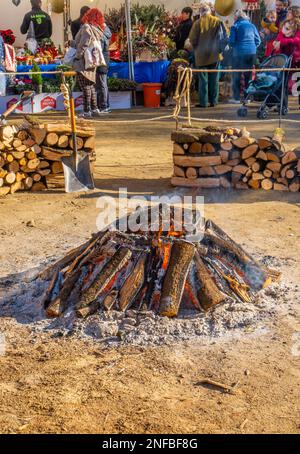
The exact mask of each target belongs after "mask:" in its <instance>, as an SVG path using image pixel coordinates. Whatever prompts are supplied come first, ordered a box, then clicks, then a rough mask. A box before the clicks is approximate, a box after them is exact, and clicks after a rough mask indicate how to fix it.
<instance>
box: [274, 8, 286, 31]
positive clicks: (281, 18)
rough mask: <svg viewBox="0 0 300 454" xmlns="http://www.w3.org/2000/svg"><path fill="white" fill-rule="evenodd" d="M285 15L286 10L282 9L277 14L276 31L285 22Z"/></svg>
mask: <svg viewBox="0 0 300 454" xmlns="http://www.w3.org/2000/svg"><path fill="white" fill-rule="evenodd" d="M287 13H288V10H287V9H283V10H281V11H280V13H277V21H276V26H277V28H278V29H279V28H281V25H282V24H283V22H284V21H285V20H286V16H287Z"/></svg>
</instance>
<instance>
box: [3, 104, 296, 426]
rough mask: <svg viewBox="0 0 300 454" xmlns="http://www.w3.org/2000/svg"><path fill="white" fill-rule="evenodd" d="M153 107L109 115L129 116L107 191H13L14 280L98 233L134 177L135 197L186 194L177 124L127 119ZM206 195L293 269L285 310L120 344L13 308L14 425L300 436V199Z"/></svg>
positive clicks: (8, 335) (251, 243)
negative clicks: (33, 322) (208, 383)
mask: <svg viewBox="0 0 300 454" xmlns="http://www.w3.org/2000/svg"><path fill="white" fill-rule="evenodd" d="M169 112H170V111H167V110H162V111H161V112H159V114H165V113H166V114H168V113H169ZM208 112H209V114H208V115H210V116H212V115H216V113H215V112H214V113H212V111H208ZM224 112H225V109H224V106H221V107H219V110H218V112H217V115H218V116H219V117H220V118H221V117H225V116H226V118H228V119H229V118H232V119H234V118H235V113H234V111H233V110H232V111H231V110H228V108H227V107H226V114H225V113H224ZM152 114H153V112H149V111H145V110H140V109H134V110H132V111H130V112H123V113H122V114H121V113H120V112H116V113H114V114H113V115H111V116H110V117H109V120H120V119H121V120H124V123H109V122H103V121H101V120H99V121H97V122H96V127H97V163H96V167H95V177H96V186H97V190H95V191H94V192H92V193H89V194H77V195H66V194H64V193H63V192H47V193H42V194H26V193H24V194H21V193H20V194H15V195H13V196H10V197H7V198H5V199H1V200H0V209H1V214H2V216H1V218H0V244H1V249H0V259H1V271H0V278H1V277H6V278H7V277H11V278H13V277H15V276H17V275H18V274H19V273H21V272H22V271H24V270H29V269H32V268H35V267H41V266H43V265H45V264H46V263H48V262H49V260H52V259H53V258H58V257H60V256H61V255H63V253H64V252H65V251H66V250H68V249H69V248H71V247H73V246H76V245H79V244H80V243H81V242H83V241H84V240H85V239H87V238H89V237H90V235H91V233H92V232H94V231H95V230H96V218H97V215H98V212H99V209H98V208H97V206H96V203H97V200H98V197H99V196H101V195H112V196H114V197H115V196H116V195H117V193H118V189H119V188H120V187H121V188H128V193H129V195H152V194H161V193H170V192H172V191H174V190H173V189H172V187H171V186H170V176H171V173H172V154H171V144H170V131H171V130H172V128H173V126H174V124H173V122H172V121H171V120H165V121H163V122H153V123H147V124H137V123H135V124H132V123H128V122H127V120H134V119H140V118H147V117H151V116H152ZM155 114H156V115H157V112H155ZM200 114H201V115H203V112H200ZM200 114H199V111H195V112H194V115H197V116H199V115H200ZM205 115H206V116H207V113H205ZM293 115H294V117H295V118H297V117H300V115H299V114H298V113H297V112H296V111H295V112H294V113H293ZM252 118H253V119H254V118H255V117H254V116H253V117H252ZM47 119H48V120H49V121H50V117H47ZM237 124H238V122H237ZM274 126H275V125H274V124H273V123H269V122H267V123H264V125H263V128H262V124H261V122H257V123H256V124H254V123H253V124H251V125H250V126H249V129H250V130H251V131H253V133H254V134H257V135H258V134H259V135H261V134H262V132H263V134H268V133H271V132H272V129H274ZM285 130H286V135H287V142H288V143H290V144H294V145H295V144H299V145H300V136H299V128H298V125H295V124H292V123H289V124H286V125H285ZM186 193H189V191H186ZM199 193H200V192H199ZM194 194H195V191H194ZM203 195H204V196H205V202H206V205H205V215H206V217H207V218H211V219H213V220H214V221H215V222H217V223H218V224H219V225H220V226H221V227H222V228H223V229H225V230H226V231H227V232H228V233H229V234H230V235H231V236H232V237H233V238H235V239H236V240H237V241H239V242H240V243H241V244H242V245H243V246H245V247H246V248H247V250H248V251H249V252H251V253H253V254H255V256H256V257H258V258H259V257H265V258H266V257H267V258H268V257H269V259H270V263H271V264H272V265H273V267H274V266H275V267H278V268H279V269H280V270H281V271H282V272H283V281H284V283H285V284H286V286H287V295H286V299H284V300H283V302H282V304H281V307H279V308H278V314H279V315H278V317H275V318H272V319H270V320H266V322H265V324H264V326H261V327H260V328H259V329H258V330H257V329H252V328H251V327H249V328H248V329H243V330H241V331H239V332H238V333H232V334H229V335H228V336H227V337H226V338H216V339H209V340H207V339H206V340H203V339H201V338H199V340H198V341H197V342H192V343H189V342H185V343H176V342H174V345H172V346H160V347H151V348H150V347H149V348H145V347H143V348H141V347H121V348H110V349H108V348H106V347H105V346H104V345H103V344H101V343H99V342H98V343H97V342H93V341H92V340H90V339H88V338H87V339H86V340H79V339H76V338H73V337H70V338H53V337H52V336H51V334H47V333H43V334H36V335H32V331H31V326H30V325H26V324H23V325H22V324H19V323H17V321H16V320H14V319H9V318H5V317H2V318H0V432H1V433H300V391H299V390H300V386H299V385H300V367H299V366H300V317H299V316H300V301H299V281H300V266H299V265H300V259H299V256H300V254H299V253H300V247H299V244H300V243H299V239H300V229H299V219H300V217H299V214H300V211H299V208H300V195H299V194H289V193H279V192H274V193H265V192H260V191H257V192H256V191H246V192H245V191H240V192H237V191H229V192H226V193H225V192H223V191H213V192H206V191H205V192H203ZM1 292H2V294H4V293H5V287H4V288H3V287H1V286H0V296H1ZM12 304H13V301H12ZM202 378H212V379H214V380H217V381H219V382H223V383H225V384H227V385H232V384H235V385H236V387H235V392H234V393H233V394H226V393H222V392H219V391H217V390H214V389H209V388H207V387H203V386H201V385H200V384H199V381H200V380H201V379H202Z"/></svg>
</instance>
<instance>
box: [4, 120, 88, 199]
mask: <svg viewBox="0 0 300 454" xmlns="http://www.w3.org/2000/svg"><path fill="white" fill-rule="evenodd" d="M77 147H78V149H79V150H84V151H86V152H88V153H89V155H90V158H91V160H94V156H95V130H94V128H92V127H90V126H86V125H80V126H79V131H78V134H77ZM73 148H74V145H73V141H72V137H71V127H70V126H69V125H68V124H66V123H63V124H62V123H55V124H42V125H39V124H34V125H32V124H27V123H26V125H21V126H3V127H1V128H0V196H5V195H7V194H13V193H15V192H17V191H43V190H46V189H53V188H64V186H65V181H64V173H63V166H62V158H63V157H67V156H71V155H72V153H73Z"/></svg>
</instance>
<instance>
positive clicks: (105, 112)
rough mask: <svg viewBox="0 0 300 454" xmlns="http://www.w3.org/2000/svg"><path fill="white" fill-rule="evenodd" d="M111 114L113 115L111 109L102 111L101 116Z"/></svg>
mask: <svg viewBox="0 0 300 454" xmlns="http://www.w3.org/2000/svg"><path fill="white" fill-rule="evenodd" d="M109 113H111V109H109V108H107V109H101V110H100V114H101V115H105V114H109Z"/></svg>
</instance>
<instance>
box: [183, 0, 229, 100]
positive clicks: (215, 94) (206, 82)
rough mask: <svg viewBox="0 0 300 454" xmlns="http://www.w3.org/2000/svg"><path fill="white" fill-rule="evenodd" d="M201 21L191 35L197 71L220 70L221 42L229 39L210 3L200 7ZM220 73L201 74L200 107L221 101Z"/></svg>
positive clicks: (196, 23)
mask: <svg viewBox="0 0 300 454" xmlns="http://www.w3.org/2000/svg"><path fill="white" fill-rule="evenodd" d="M199 14H200V19H199V20H197V21H196V22H194V24H193V27H192V29H191V32H190V35H189V41H190V44H191V46H192V48H193V50H194V55H195V64H196V68H197V69H204V70H205V69H208V70H211V69H214V70H216V69H219V64H220V61H221V42H222V41H224V40H225V39H226V38H227V33H226V29H225V26H224V24H223V22H222V21H221V19H219V18H218V17H215V16H213V15H212V10H211V7H210V5H209V4H208V3H202V4H201V5H200V10H199ZM219 77H220V74H219V72H211V73H209V72H203V73H202V72H201V73H199V105H200V107H208V105H210V107H214V106H216V105H217V104H218V101H219Z"/></svg>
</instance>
